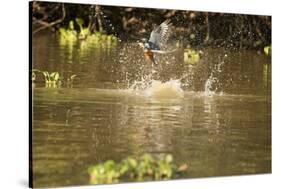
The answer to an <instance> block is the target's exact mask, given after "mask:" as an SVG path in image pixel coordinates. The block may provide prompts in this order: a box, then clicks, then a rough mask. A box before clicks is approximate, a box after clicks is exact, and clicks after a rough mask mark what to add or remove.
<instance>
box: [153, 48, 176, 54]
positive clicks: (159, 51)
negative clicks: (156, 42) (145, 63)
mask: <svg viewBox="0 0 281 189" xmlns="http://www.w3.org/2000/svg"><path fill="white" fill-rule="evenodd" d="M150 51H151V52H153V53H158V54H170V53H174V52H176V51H178V49H173V50H170V51H161V50H150Z"/></svg>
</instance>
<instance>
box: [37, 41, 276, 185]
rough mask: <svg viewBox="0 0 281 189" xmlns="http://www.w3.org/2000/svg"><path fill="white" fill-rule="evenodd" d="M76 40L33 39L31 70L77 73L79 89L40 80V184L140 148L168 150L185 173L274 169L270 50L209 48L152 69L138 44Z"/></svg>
mask: <svg viewBox="0 0 281 189" xmlns="http://www.w3.org/2000/svg"><path fill="white" fill-rule="evenodd" d="M79 48H80V47H79V44H77V46H72V49H69V48H67V47H61V46H59V45H58V41H57V39H56V38H53V37H50V36H38V37H37V38H35V39H34V41H33V61H34V62H33V68H37V69H40V70H47V71H58V72H59V73H61V74H62V75H63V76H64V77H66V78H67V76H69V75H73V74H76V75H77V77H78V79H77V80H76V81H75V83H74V85H73V87H74V88H58V89H55V88H44V85H41V84H40V82H38V83H36V87H35V88H34V98H33V99H34V102H33V160H34V186H35V187H40V186H58V185H78V184H88V175H87V172H86V170H87V167H88V166H89V165H91V164H94V163H99V162H102V161H104V160H107V159H114V160H117V161H118V160H121V159H122V158H125V157H127V156H128V155H133V156H139V155H141V154H143V153H153V154H156V155H161V154H163V153H171V154H172V155H173V156H174V157H175V161H176V162H178V163H183V162H187V163H188V164H189V173H188V176H189V177H203V176H219V175H237V174H251V173H268V172H271V67H270V59H269V58H268V57H266V56H264V55H262V54H257V53H256V52H254V51H243V52H239V51H226V50H222V49H206V50H205V51H204V56H203V58H202V59H201V61H200V62H199V63H198V64H196V65H193V66H191V65H187V64H184V63H183V61H182V60H181V58H180V57H179V54H175V55H169V56H166V57H165V56H164V57H163V56H161V57H156V59H158V61H159V62H162V63H163V64H162V63H161V64H160V65H159V66H158V67H157V68H154V69H155V70H156V72H155V73H151V67H150V65H149V64H147V63H146V62H145V60H144V59H143V57H142V52H141V50H140V49H138V47H137V46H136V45H134V44H133V43H132V44H121V45H120V46H118V47H117V48H116V49H104V48H100V49H91V51H89V52H83V53H82V52H81V51H80V50H79ZM70 50H71V52H70ZM179 53H180V52H179ZM46 62H47V63H46ZM152 79H153V80H152ZM147 81H148V82H149V85H148V86H147ZM144 85H145V87H144ZM133 89H134V90H133Z"/></svg>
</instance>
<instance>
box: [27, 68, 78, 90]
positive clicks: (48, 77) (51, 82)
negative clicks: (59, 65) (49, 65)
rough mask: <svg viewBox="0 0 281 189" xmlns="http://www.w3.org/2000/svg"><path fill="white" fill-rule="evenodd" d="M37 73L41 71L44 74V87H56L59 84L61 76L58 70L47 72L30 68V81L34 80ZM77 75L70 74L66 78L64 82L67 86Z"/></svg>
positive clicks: (71, 83) (69, 85)
mask: <svg viewBox="0 0 281 189" xmlns="http://www.w3.org/2000/svg"><path fill="white" fill-rule="evenodd" d="M38 73H41V74H42V75H43V76H44V81H45V87H47V88H50V87H51V88H58V87H60V86H61V84H62V81H63V77H62V76H61V75H60V74H59V72H48V71H40V70H38V69H33V70H32V75H31V76H32V77H31V80H32V82H35V81H36V77H37V76H38ZM76 76H77V75H75V74H74V75H71V76H70V77H69V78H67V79H66V81H65V83H66V86H67V87H72V86H73V82H74V79H75V77H76Z"/></svg>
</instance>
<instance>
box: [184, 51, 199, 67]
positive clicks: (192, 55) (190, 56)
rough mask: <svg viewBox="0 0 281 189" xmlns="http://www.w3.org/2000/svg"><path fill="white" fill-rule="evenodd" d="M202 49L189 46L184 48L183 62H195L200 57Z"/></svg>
mask: <svg viewBox="0 0 281 189" xmlns="http://www.w3.org/2000/svg"><path fill="white" fill-rule="evenodd" d="M201 55H202V51H200V50H194V49H191V48H187V49H184V62H185V63H187V64H196V63H198V62H199V60H200V59H201Z"/></svg>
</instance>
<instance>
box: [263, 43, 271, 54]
mask: <svg viewBox="0 0 281 189" xmlns="http://www.w3.org/2000/svg"><path fill="white" fill-rule="evenodd" d="M263 51H264V53H265V54H266V55H267V56H271V45H268V46H266V47H264V48H263Z"/></svg>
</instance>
